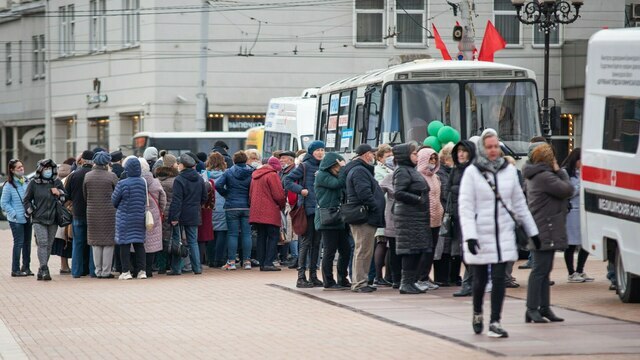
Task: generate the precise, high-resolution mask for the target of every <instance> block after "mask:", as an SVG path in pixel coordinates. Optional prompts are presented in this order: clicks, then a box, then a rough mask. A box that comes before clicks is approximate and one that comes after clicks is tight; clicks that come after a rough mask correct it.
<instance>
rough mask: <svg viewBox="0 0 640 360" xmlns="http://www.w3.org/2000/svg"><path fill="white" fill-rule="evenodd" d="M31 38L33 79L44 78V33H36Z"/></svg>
mask: <svg viewBox="0 0 640 360" xmlns="http://www.w3.org/2000/svg"><path fill="white" fill-rule="evenodd" d="M31 39H32V42H33V59H32V63H33V80H39V79H44V65H45V64H44V61H45V49H44V35H35V36H32V37H31Z"/></svg>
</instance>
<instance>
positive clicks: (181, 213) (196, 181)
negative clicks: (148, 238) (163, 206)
mask: <svg viewBox="0 0 640 360" xmlns="http://www.w3.org/2000/svg"><path fill="white" fill-rule="evenodd" d="M205 202H207V189H206V188H205V185H204V180H203V179H202V176H200V174H198V172H197V171H195V170H194V169H189V168H188V169H184V170H182V171H181V172H180V174H179V175H178V177H176V179H175V180H174V181H173V200H172V201H171V208H169V220H170V221H177V222H178V223H179V224H180V225H183V226H199V225H201V224H202V218H201V216H200V208H201V207H202V204H204V203H205Z"/></svg>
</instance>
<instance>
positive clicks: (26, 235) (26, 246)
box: [9, 221, 32, 272]
mask: <svg viewBox="0 0 640 360" xmlns="http://www.w3.org/2000/svg"><path fill="white" fill-rule="evenodd" d="M9 226H10V227H11V234H13V259H12V261H11V272H18V271H20V253H22V269H24V270H25V271H26V270H29V266H30V265H31V232H32V229H31V223H30V222H28V223H26V224H18V223H14V222H11V221H10V222H9Z"/></svg>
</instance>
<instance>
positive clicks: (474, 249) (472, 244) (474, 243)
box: [467, 239, 480, 255]
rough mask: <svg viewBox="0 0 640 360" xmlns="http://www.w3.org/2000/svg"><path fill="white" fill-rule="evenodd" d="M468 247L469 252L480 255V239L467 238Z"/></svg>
mask: <svg viewBox="0 0 640 360" xmlns="http://www.w3.org/2000/svg"><path fill="white" fill-rule="evenodd" d="M467 248H468V249H469V252H470V253H472V254H473V255H478V250H480V245H478V240H476V239H469V240H467Z"/></svg>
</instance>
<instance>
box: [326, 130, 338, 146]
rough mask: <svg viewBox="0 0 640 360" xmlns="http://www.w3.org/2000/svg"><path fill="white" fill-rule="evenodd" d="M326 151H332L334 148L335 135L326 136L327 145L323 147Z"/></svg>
mask: <svg viewBox="0 0 640 360" xmlns="http://www.w3.org/2000/svg"><path fill="white" fill-rule="evenodd" d="M325 146H326V147H327V149H333V148H334V147H335V146H336V134H335V133H333V134H327V143H326V145H325Z"/></svg>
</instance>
